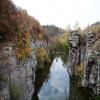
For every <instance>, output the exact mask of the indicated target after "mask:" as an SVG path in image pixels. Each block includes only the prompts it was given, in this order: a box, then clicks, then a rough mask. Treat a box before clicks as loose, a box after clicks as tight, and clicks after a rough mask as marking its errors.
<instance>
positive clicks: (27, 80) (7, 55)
mask: <svg viewBox="0 0 100 100" xmlns="http://www.w3.org/2000/svg"><path fill="white" fill-rule="evenodd" d="M32 48H34V47H32ZM14 51H15V49H14V47H13V44H12V43H10V42H8V43H0V100H31V99H32V95H33V93H34V81H35V69H36V64H37V60H36V57H35V55H34V52H32V55H31V57H28V58H27V59H25V60H18V59H16V56H15V52H14Z"/></svg>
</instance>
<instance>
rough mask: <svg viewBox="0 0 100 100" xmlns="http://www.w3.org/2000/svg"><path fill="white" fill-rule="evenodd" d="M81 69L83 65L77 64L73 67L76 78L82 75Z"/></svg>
mask: <svg viewBox="0 0 100 100" xmlns="http://www.w3.org/2000/svg"><path fill="white" fill-rule="evenodd" d="M83 67H84V65H83V64H77V65H76V66H75V75H76V76H78V77H81V76H82V74H83Z"/></svg>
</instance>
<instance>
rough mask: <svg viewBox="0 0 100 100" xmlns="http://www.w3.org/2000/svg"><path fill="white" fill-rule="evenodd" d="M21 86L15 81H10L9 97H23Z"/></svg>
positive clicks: (12, 98) (15, 98)
mask: <svg viewBox="0 0 100 100" xmlns="http://www.w3.org/2000/svg"><path fill="white" fill-rule="evenodd" d="M22 94H23V88H22V87H21V86H20V85H18V84H17V83H15V82H12V83H11V86H10V99H11V100H21V99H22V98H23V95H22Z"/></svg>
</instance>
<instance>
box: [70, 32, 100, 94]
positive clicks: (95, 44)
mask: <svg viewBox="0 0 100 100" xmlns="http://www.w3.org/2000/svg"><path fill="white" fill-rule="evenodd" d="M77 34H79V33H78V32H76V31H75V32H72V33H71V36H70V38H69V43H70V48H69V51H70V52H69V67H70V69H71V72H72V75H76V76H77V75H79V77H80V75H81V79H82V86H84V87H89V88H91V89H92V90H93V93H94V94H96V95H99V94H100V78H99V77H100V37H99V35H97V34H96V33H94V32H91V33H86V34H84V36H85V37H84V41H86V42H85V45H81V44H82V43H81V42H80V35H77ZM81 67H83V68H81ZM79 73H81V74H79Z"/></svg>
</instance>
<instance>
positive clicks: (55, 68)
mask: <svg viewBox="0 0 100 100" xmlns="http://www.w3.org/2000/svg"><path fill="white" fill-rule="evenodd" d="M48 73H49V74H48ZM33 100H92V99H90V94H89V91H88V90H87V89H85V88H82V87H77V85H76V79H75V78H74V79H70V78H69V74H68V72H67V69H66V68H65V67H64V64H63V62H62V60H61V58H55V59H54V60H53V62H52V65H51V67H50V65H49V66H48V65H47V66H46V67H45V70H44V69H43V70H37V72H36V80H35V93H34V95H33Z"/></svg>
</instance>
